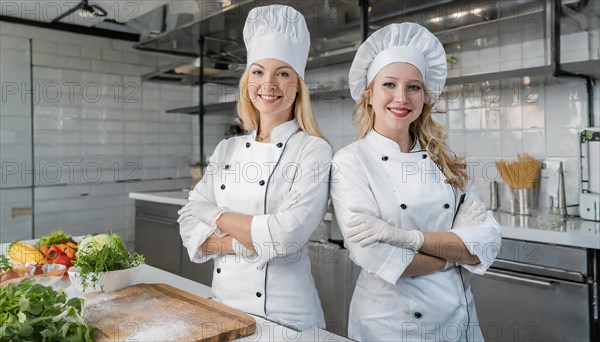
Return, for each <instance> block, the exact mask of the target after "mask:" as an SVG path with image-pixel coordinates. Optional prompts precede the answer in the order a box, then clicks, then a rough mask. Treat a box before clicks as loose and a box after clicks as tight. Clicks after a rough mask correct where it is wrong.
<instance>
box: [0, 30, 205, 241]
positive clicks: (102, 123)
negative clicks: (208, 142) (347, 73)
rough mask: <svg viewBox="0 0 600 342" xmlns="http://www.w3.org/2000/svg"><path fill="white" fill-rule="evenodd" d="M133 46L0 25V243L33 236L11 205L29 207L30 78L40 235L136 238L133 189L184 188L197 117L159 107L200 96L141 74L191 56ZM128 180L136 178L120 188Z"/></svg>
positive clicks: (26, 218) (27, 219)
mask: <svg viewBox="0 0 600 342" xmlns="http://www.w3.org/2000/svg"><path fill="white" fill-rule="evenodd" d="M29 39H32V48H33V69H32V70H30V69H31V68H30V64H29V61H30V55H29V53H30V52H29V51H30V50H29V49H30V47H29ZM132 44H133V43H132V42H127V41H121V40H115V39H107V38H100V37H92V36H85V35H80V34H74V33H68V32H63V31H55V30H48V29H42V28H37V27H30V26H23V25H17V24H12V23H5V22H0V51H1V54H0V70H1V73H0V77H1V79H0V80H1V83H2V86H3V92H2V94H3V98H2V99H1V100H2V101H1V102H0V132H1V134H2V138H1V140H0V152H1V154H0V162H1V163H2V167H3V168H2V179H1V180H0V181H1V183H0V189H1V190H0V215H1V217H0V241H2V242H7V241H12V240H14V239H17V238H31V217H30V216H19V217H16V218H13V217H12V215H11V210H12V208H14V207H29V206H30V205H31V188H30V187H31V185H32V175H31V174H30V173H31V171H30V170H32V166H31V162H30V160H31V143H30V141H31V131H30V122H31V120H30V114H31V94H30V93H28V91H30V90H31V85H30V80H29V77H30V74H29V73H30V72H33V84H34V85H33V89H34V98H33V102H34V108H33V112H34V127H35V128H34V144H35V146H34V147H35V156H34V157H35V163H36V165H35V167H36V179H35V182H34V183H35V226H36V231H35V235H36V237H39V236H40V235H43V234H47V233H49V232H51V231H54V230H56V229H64V230H65V231H67V232H69V233H71V234H85V233H95V232H104V231H108V230H111V229H112V230H113V231H115V232H117V233H119V234H121V235H122V236H123V237H124V238H125V239H126V240H127V241H132V240H133V238H134V237H133V223H134V207H133V201H132V200H130V199H128V197H127V194H128V193H129V192H130V191H148V190H163V189H175V188H183V187H187V186H188V185H189V182H190V178H189V169H188V165H189V164H190V163H191V162H192V161H196V160H197V150H198V148H197V133H196V132H197V131H198V129H197V127H198V121H197V118H193V117H192V116H190V115H181V114H166V113H165V110H167V109H171V108H176V107H184V106H190V105H191V104H192V103H193V97H195V96H196V93H195V92H193V90H192V89H191V87H189V86H174V85H165V84H158V83H147V82H142V81H141V77H140V76H141V75H142V74H144V73H147V72H150V71H153V70H155V69H156V68H157V67H158V66H159V65H164V64H167V63H172V62H175V61H187V60H186V59H183V58H174V57H171V56H166V55H158V54H149V53H141V52H138V51H136V50H134V49H133V48H132V47H131V46H132ZM13 85H14V86H16V90H15V91H13V88H11V87H13ZM8 90H10V91H8ZM13 93H14V94H13ZM195 133H196V135H195ZM194 146H196V147H194ZM14 165H16V167H17V170H16V172H15V171H13V166H14ZM28 170H29V171H28ZM13 173H14V174H13ZM127 179H139V180H140V181H139V182H135V183H121V182H118V181H122V180H127Z"/></svg>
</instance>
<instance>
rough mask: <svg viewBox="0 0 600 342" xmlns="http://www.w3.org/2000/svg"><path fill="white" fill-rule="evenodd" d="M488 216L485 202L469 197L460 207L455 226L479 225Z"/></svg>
mask: <svg viewBox="0 0 600 342" xmlns="http://www.w3.org/2000/svg"><path fill="white" fill-rule="evenodd" d="M486 218H487V210H486V208H485V206H484V205H483V203H481V202H478V201H475V200H474V199H473V198H472V197H470V198H468V199H467V200H466V201H465V202H464V203H463V204H462V205H461V206H460V208H459V209H458V213H456V218H455V219H454V228H456V227H464V226H478V225H480V224H483V223H484V222H485V220H486Z"/></svg>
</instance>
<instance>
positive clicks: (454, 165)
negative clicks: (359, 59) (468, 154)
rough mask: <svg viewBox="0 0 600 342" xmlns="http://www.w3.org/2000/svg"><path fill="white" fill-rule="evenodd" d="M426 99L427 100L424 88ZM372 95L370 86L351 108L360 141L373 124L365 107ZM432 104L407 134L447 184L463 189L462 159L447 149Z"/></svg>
mask: <svg viewBox="0 0 600 342" xmlns="http://www.w3.org/2000/svg"><path fill="white" fill-rule="evenodd" d="M423 91H424V92H425V96H426V98H430V95H429V93H428V92H427V89H426V88H425V87H424V88H423ZM372 92H373V83H372V82H371V84H370V85H369V87H368V89H367V90H365V91H364V92H363V94H362V98H361V99H360V101H359V102H358V103H357V104H356V106H355V107H354V113H353V117H354V121H356V124H357V125H358V134H357V138H358V139H362V138H364V137H365V136H366V135H367V133H369V131H371V129H373V127H374V125H375V111H374V110H373V107H372V106H371V105H370V104H369V97H370V96H371V93H372ZM432 109H433V105H431V104H427V103H425V104H424V105H423V111H422V112H421V115H419V117H418V118H417V120H415V121H413V122H412V123H411V124H410V127H409V131H410V132H411V133H412V134H414V136H416V137H417V139H419V143H420V144H421V147H424V148H425V150H427V153H428V154H429V155H430V156H431V159H432V160H433V162H434V163H436V164H437V165H439V166H441V169H442V172H443V173H444V175H445V176H446V178H447V179H448V182H449V183H450V184H451V185H452V186H454V187H455V188H458V189H461V190H463V191H465V190H466V188H467V184H468V181H469V180H468V175H467V168H466V166H467V165H466V163H465V157H458V156H456V154H454V152H452V151H451V150H450V147H449V146H448V138H447V137H446V130H445V129H444V126H442V125H440V124H439V123H437V122H435V120H433V117H432V116H431V110H432Z"/></svg>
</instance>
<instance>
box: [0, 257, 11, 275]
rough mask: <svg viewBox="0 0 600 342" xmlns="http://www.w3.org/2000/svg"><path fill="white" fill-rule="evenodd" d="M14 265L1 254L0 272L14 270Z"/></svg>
mask: <svg viewBox="0 0 600 342" xmlns="http://www.w3.org/2000/svg"><path fill="white" fill-rule="evenodd" d="M12 268H13V264H12V262H10V259H9V258H8V257H6V255H4V254H0V272H4V271H8V270H12Z"/></svg>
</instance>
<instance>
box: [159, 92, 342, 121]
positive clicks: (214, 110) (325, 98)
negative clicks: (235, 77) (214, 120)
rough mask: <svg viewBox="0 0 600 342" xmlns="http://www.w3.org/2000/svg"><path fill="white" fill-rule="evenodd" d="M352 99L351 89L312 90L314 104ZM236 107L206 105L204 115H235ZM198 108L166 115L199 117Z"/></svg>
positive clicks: (171, 110)
mask: <svg viewBox="0 0 600 342" xmlns="http://www.w3.org/2000/svg"><path fill="white" fill-rule="evenodd" d="M348 97H350V89H327V88H325V89H324V88H319V89H314V90H311V94H310V98H311V100H312V101H314V102H334V101H337V100H339V99H345V98H348ZM235 105H236V102H235V101H232V102H220V103H213V104H205V105H204V113H205V115H214V114H228V113H230V114H232V115H233V114H235ZM198 109H199V108H198V106H191V107H181V108H174V109H169V110H167V111H166V113H169V114H188V115H198V113H199V110H198Z"/></svg>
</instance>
